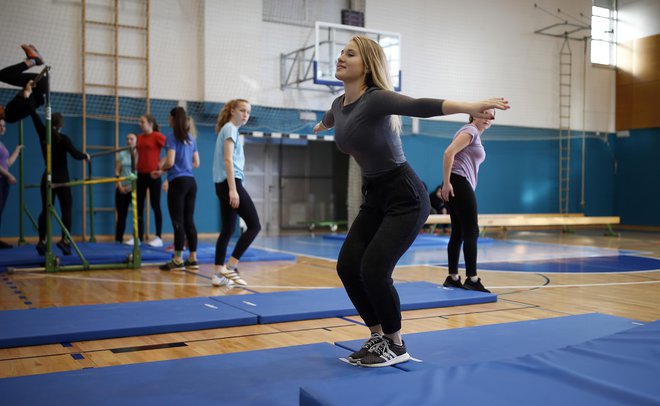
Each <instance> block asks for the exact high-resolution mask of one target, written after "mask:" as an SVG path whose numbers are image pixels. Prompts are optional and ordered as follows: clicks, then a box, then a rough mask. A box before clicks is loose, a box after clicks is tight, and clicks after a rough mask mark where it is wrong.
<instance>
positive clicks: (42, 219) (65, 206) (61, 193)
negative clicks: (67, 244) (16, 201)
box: [39, 173, 73, 241]
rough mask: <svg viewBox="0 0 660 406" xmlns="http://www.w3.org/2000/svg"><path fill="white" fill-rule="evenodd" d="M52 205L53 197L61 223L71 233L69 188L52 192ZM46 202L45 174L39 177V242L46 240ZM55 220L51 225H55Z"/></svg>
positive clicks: (61, 188)
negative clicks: (59, 213) (57, 205)
mask: <svg viewBox="0 0 660 406" xmlns="http://www.w3.org/2000/svg"><path fill="white" fill-rule="evenodd" d="M68 181H69V180H68V179H66V180H62V179H58V180H57V181H54V183H65V182H68ZM51 196H52V204H53V205H54V204H55V197H57V200H59V202H60V211H61V213H62V217H61V220H62V223H63V224H64V227H66V229H67V230H69V233H72V231H71V211H72V208H73V197H72V196H71V188H70V187H69V186H63V187H57V188H54V189H53V190H52V195H51ZM46 202H47V200H46V174H45V173H44V174H43V175H42V176H41V214H39V240H40V241H45V240H46V216H50V213H49V212H48V206H47V203H46ZM56 223H57V220H55V219H53V223H52V224H56ZM64 237H65V235H64V231H62V239H64Z"/></svg>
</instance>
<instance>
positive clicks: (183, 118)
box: [160, 107, 199, 271]
mask: <svg viewBox="0 0 660 406" xmlns="http://www.w3.org/2000/svg"><path fill="white" fill-rule="evenodd" d="M170 127H172V130H173V133H172V134H171V135H169V136H168V137H167V140H166V141H165V149H166V150H167V154H166V155H165V158H164V159H163V162H162V165H161V167H162V169H163V170H166V171H167V181H168V183H169V185H168V191H167V207H168V208H169V210H170V218H171V219H172V228H173V229H174V257H173V258H172V260H171V261H169V262H167V263H165V264H164V265H162V266H161V267H160V269H161V270H163V271H170V270H179V271H182V270H184V269H189V270H198V269H199V265H198V263H197V228H196V227H195V220H194V217H195V198H196V197H197V182H195V177H194V176H193V172H192V171H193V168H195V169H196V168H199V151H198V150H197V143H196V142H195V139H194V138H193V137H192V136H191V135H190V134H189V132H188V131H189V129H190V126H189V121H188V117H187V115H186V111H185V110H184V109H183V107H175V108H173V109H172V111H170ZM186 239H187V241H188V250H189V251H190V254H189V255H188V258H187V259H186V260H185V262H184V261H183V246H184V244H185V242H186Z"/></svg>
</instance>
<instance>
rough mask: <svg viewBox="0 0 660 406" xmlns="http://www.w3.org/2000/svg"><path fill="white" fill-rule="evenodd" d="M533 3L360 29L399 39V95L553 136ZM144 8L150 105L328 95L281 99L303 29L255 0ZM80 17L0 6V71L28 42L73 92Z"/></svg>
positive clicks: (596, 80)
mask: <svg viewBox="0 0 660 406" xmlns="http://www.w3.org/2000/svg"><path fill="white" fill-rule="evenodd" d="M104 1H105V0H94V2H95V3H101V2H104ZM126 1H132V0H126ZM135 1H137V0H135ZM108 2H109V1H108ZM534 2H535V1H533V0H500V1H497V2H495V1H490V0H466V1H461V2H458V1H449V0H442V1H440V0H409V1H406V2H401V1H399V0H370V1H367V6H366V21H367V27H368V28H372V29H382V30H387V31H396V32H400V33H401V34H402V54H403V93H405V94H408V95H411V96H417V97H422V96H425V97H442V98H450V99H459V100H473V99H481V98H485V97H493V96H503V97H507V98H508V99H509V100H510V101H511V105H512V109H511V110H510V111H509V112H507V113H505V114H500V115H499V116H498V122H499V123H500V124H508V125H515V126H529V127H542V128H554V127H557V125H558V104H559V102H558V93H559V86H558V80H559V74H558V70H559V56H558V53H559V49H560V47H561V45H562V40H560V39H556V38H551V37H546V36H541V35H535V34H534V33H533V32H534V30H537V29H539V28H543V27H546V26H548V25H550V24H553V23H555V22H556V19H554V18H553V17H552V16H549V15H547V14H546V13H543V12H541V11H539V10H537V9H535V8H534V6H533V5H534ZM536 2H537V3H538V4H540V5H541V6H542V7H544V8H545V9H547V10H554V9H556V8H561V9H562V10H564V11H565V12H567V13H569V14H571V15H578V14H579V13H580V12H582V13H584V14H587V15H589V14H590V9H591V1H590V0H552V1H551V0H542V1H541V0H539V1H536ZM622 3H626V5H627V7H628V10H636V13H632V12H631V13H629V14H625V13H623V16H625V15H629V16H631V17H630V18H634V19H636V18H638V16H640V15H644V14H645V15H646V16H649V17H648V18H645V21H647V20H649V19H650V16H652V15H658V14H657V13H655V14H653V13H649V12H648V9H649V8H653V10H657V8H658V4H659V3H660V2H658V1H657V0H647V1H633V0H624V1H622ZM651 4H652V6H650V5H651ZM151 8H152V12H151V37H150V38H151V49H150V56H151V74H150V78H151V96H152V97H153V98H164V99H175V100H184V99H185V100H207V101H221V102H223V101H226V100H228V99H230V98H234V97H246V98H249V99H250V100H251V101H252V102H253V104H259V105H266V106H273V107H294V108H300V109H313V110H324V109H326V108H328V107H329V105H330V102H331V100H332V99H333V98H334V97H335V96H333V95H331V94H330V93H328V92H310V91H299V90H294V89H287V90H285V91H282V90H280V54H281V53H287V52H290V51H293V50H295V49H298V48H302V47H304V46H307V45H312V43H313V41H314V38H313V29H312V28H310V27H300V26H288V25H283V24H276V23H263V22H262V21H261V0H243V1H240V2H236V1H230V0H212V1H211V0H152V7H151ZM80 10H81V6H80V2H79V1H76V0H48V1H44V0H4V1H3V7H2V14H1V15H0V27H2V38H3V41H2V42H0V62H1V63H0V64H1V65H2V66H6V65H9V64H12V63H15V62H17V61H18V60H20V58H22V56H23V54H22V52H21V50H20V48H19V47H18V46H19V45H20V43H22V42H32V43H34V44H35V45H37V47H38V48H39V49H40V50H42V52H43V53H44V56H45V57H46V58H47V59H48V62H49V63H50V64H52V65H53V67H54V71H53V77H54V81H53V90H55V91H65V92H76V93H79V92H80V91H81V84H80V82H81V79H80V76H81V69H80V61H81V58H80V52H81V27H80V15H81V11H80ZM654 12H655V11H654ZM631 24H634V21H631ZM658 24H660V23H658V20H657V19H652V20H650V22H649V21H647V25H649V26H650V27H651V28H649V29H650V30H651V31H654V30H655V31H656V32H657V31H658V30H657V25H658ZM35 27H38V28H35ZM653 27H655V28H653ZM645 32H646V31H645ZM571 49H572V51H573V74H574V76H573V79H574V81H573V89H574V94H573V100H572V105H573V109H572V127H573V128H574V129H581V127H582V119H583V115H582V97H583V95H582V88H583V86H582V66H583V45H582V43H581V42H571ZM586 76H587V81H586V82H587V83H586V89H587V91H586V116H585V117H584V118H585V121H586V129H587V130H589V131H608V132H611V131H614V72H613V71H612V70H609V69H603V68H597V67H591V66H590V64H588V65H587V75H586ZM444 119H450V120H463V119H464V117H452V118H444Z"/></svg>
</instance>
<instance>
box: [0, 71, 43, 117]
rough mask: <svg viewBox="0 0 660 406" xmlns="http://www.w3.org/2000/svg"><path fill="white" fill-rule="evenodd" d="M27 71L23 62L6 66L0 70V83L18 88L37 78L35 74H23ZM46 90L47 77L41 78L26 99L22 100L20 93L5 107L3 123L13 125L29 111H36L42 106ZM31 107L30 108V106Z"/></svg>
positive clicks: (27, 114) (28, 113)
mask: <svg viewBox="0 0 660 406" xmlns="http://www.w3.org/2000/svg"><path fill="white" fill-rule="evenodd" d="M27 69H29V68H28V66H27V65H26V64H25V62H21V63H17V64H16V65H12V66H7V67H6V68H4V69H2V70H0V82H5V83H7V84H9V85H12V86H17V87H20V88H23V87H25V85H26V84H27V82H29V81H30V80H34V78H36V77H37V74H36V73H23V72H24V71H25V70H27ZM47 89H48V77H44V78H42V79H41V80H40V81H39V83H37V86H36V88H35V89H34V90H33V91H32V94H31V95H30V97H29V98H28V99H24V98H23V95H22V94H21V91H19V93H18V94H17V95H16V96H15V97H14V98H13V99H12V100H11V101H10V102H9V103H8V104H7V106H6V107H5V121H6V122H8V123H15V122H17V121H20V120H22V119H24V118H25V117H27V116H29V115H30V109H31V108H33V109H36V108H38V107H39V106H41V105H42V104H44V94H46V90H47ZM30 105H32V106H30Z"/></svg>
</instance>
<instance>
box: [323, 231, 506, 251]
mask: <svg viewBox="0 0 660 406" xmlns="http://www.w3.org/2000/svg"><path fill="white" fill-rule="evenodd" d="M323 238H324V239H326V240H333V241H342V242H343V241H344V240H345V239H346V234H345V233H334V234H324V235H323ZM492 241H493V239H492V238H488V237H480V238H479V243H488V242H492ZM447 243H449V237H447V236H443V235H424V234H420V235H418V236H417V238H415V241H414V242H413V243H412V245H411V246H410V248H413V249H415V248H422V247H432V248H442V249H446V248H447Z"/></svg>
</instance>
